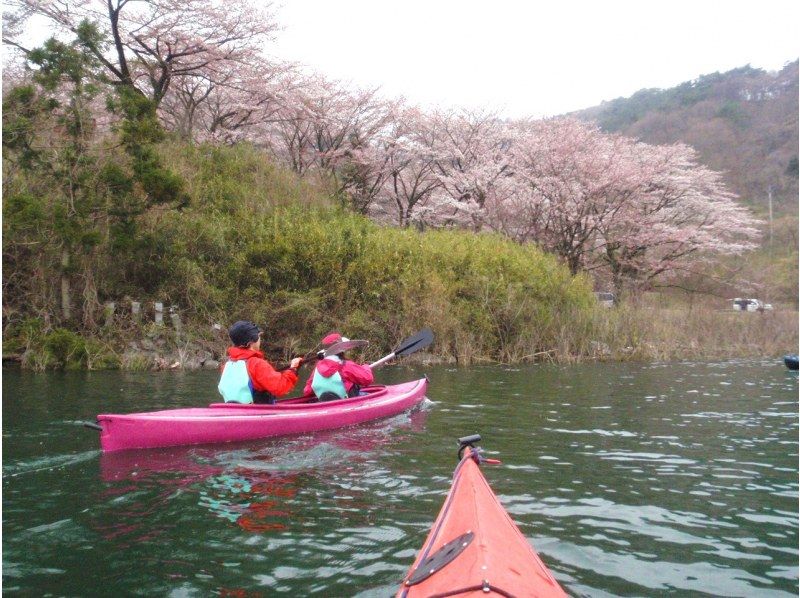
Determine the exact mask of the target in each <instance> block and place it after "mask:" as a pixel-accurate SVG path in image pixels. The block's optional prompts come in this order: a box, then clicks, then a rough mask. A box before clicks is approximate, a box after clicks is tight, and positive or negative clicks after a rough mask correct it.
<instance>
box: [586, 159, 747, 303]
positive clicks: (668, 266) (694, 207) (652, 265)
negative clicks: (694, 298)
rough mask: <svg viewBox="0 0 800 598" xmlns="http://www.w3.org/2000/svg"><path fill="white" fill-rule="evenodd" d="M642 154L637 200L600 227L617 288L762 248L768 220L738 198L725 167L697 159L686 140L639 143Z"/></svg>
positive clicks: (605, 256) (642, 283)
mask: <svg viewBox="0 0 800 598" xmlns="http://www.w3.org/2000/svg"><path fill="white" fill-rule="evenodd" d="M636 149H637V155H636V156H635V158H636V159H637V160H638V164H639V166H640V168H641V174H642V175H643V184H642V185H641V189H640V191H639V192H638V193H637V194H636V196H635V201H630V202H626V204H625V205H624V206H622V207H621V209H620V210H619V211H618V212H617V213H616V214H615V217H614V218H612V219H608V220H606V221H604V222H602V223H601V225H600V226H599V233H600V238H601V239H602V240H603V243H602V248H603V251H602V252H601V253H600V256H601V258H602V260H603V262H604V263H605V264H606V265H607V266H608V268H609V270H610V272H611V275H612V280H613V282H614V286H615V288H616V289H617V291H618V292H619V291H621V290H622V287H623V284H624V283H625V282H626V281H627V282H634V283H636V284H638V285H648V284H652V281H653V280H654V279H656V278H657V277H664V276H670V275H676V274H679V273H681V272H683V271H685V270H686V269H687V268H689V267H691V266H692V265H693V264H695V263H696V262H698V261H703V260H708V259H709V258H711V257H713V256H714V255H720V254H728V255H730V254H739V253H742V252H743V251H747V250H750V249H754V248H755V247H756V241H757V240H758V239H759V237H760V236H761V234H760V231H759V228H758V226H759V225H760V224H761V222H760V221H758V220H757V219H755V218H754V217H753V216H751V215H750V213H749V212H748V210H747V209H746V208H744V207H743V206H741V205H739V204H737V203H736V202H735V201H734V199H735V196H734V195H733V194H732V193H730V192H729V191H728V190H727V189H726V188H725V185H724V184H723V182H722V179H721V175H720V173H717V172H714V171H712V170H710V169H708V168H706V167H705V166H702V165H700V164H699V163H698V161H697V154H696V152H695V151H694V150H693V149H691V148H690V147H688V146H686V145H683V144H675V145H669V146H649V145H645V144H637V146H636Z"/></svg>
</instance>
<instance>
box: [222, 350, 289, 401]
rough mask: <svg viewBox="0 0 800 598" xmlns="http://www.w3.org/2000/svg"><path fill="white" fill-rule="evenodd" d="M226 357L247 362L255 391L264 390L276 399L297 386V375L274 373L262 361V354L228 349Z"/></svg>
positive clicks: (272, 369) (282, 372)
mask: <svg viewBox="0 0 800 598" xmlns="http://www.w3.org/2000/svg"><path fill="white" fill-rule="evenodd" d="M228 357H229V358H230V359H235V360H239V359H246V360H247V373H248V374H249V375H250V381H251V382H252V383H253V388H255V389H256V390H261V391H264V390H266V391H267V392H270V393H272V394H273V395H275V396H276V397H282V396H283V395H285V394H286V393H287V392H289V391H290V390H292V388H294V385H295V384H297V374H296V373H295V372H294V371H293V370H283V371H281V372H278V371H276V370H275V368H274V367H272V365H270V363H269V362H268V361H267V360H266V359H264V354H263V353H262V352H261V351H253V350H252V349H243V348H241V347H228Z"/></svg>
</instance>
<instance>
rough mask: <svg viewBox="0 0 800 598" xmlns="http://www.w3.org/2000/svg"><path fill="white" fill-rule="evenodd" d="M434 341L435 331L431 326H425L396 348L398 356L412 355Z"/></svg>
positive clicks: (395, 352)
mask: <svg viewBox="0 0 800 598" xmlns="http://www.w3.org/2000/svg"><path fill="white" fill-rule="evenodd" d="M432 342H433V331H432V330H431V329H430V328H423V329H422V330H420V331H419V332H417V333H416V334H415V335H414V336H412V337H409V338H407V339H406V340H404V341H403V342H402V343H401V344H400V346H399V347H397V349H395V350H394V354H395V355H396V356H400V355H410V354H411V353H415V352H416V351H419V350H420V349H424V348H425V347H427V346H428V345H430V344H431V343H432Z"/></svg>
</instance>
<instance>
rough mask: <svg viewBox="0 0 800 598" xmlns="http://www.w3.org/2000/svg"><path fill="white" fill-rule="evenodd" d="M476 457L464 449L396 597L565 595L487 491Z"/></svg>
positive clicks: (470, 449) (493, 495) (473, 451)
mask: <svg viewBox="0 0 800 598" xmlns="http://www.w3.org/2000/svg"><path fill="white" fill-rule="evenodd" d="M480 459H481V457H480V454H479V453H478V452H476V449H473V448H471V447H468V448H467V449H466V454H465V456H464V458H463V459H462V460H461V461H460V462H459V464H458V466H457V467H456V470H455V473H454V475H453V484H452V487H451V489H450V492H449V494H448V495H447V498H446V499H445V502H444V505H443V506H442V509H441V511H440V512H439V515H438V517H437V519H436V522H435V523H434V524H433V527H432V528H431V531H430V533H429V534H428V538H427V539H426V540H425V544H424V545H423V547H422V550H420V552H419V554H418V555H417V558H416V560H415V562H414V564H413V566H412V567H411V570H410V571H409V573H408V575H407V576H406V578H405V580H404V582H403V586H402V587H401V589H400V590H399V591H398V593H397V596H398V597H400V598H411V597H414V596H432V595H448V596H450V595H453V596H486V595H502V596H537V597H561V596H566V594H565V593H564V590H563V589H562V588H561V586H560V585H559V584H558V582H557V581H556V580H555V578H554V577H553V575H552V574H551V573H550V571H549V570H548V569H547V567H546V566H545V564H544V563H543V562H542V560H541V559H540V558H539V555H538V554H537V553H536V551H535V550H534V549H533V548H532V547H531V545H530V543H529V542H528V540H527V539H526V538H525V536H523V535H522V532H521V531H520V530H519V528H518V527H517V526H516V525H515V524H514V522H513V521H512V520H511V518H510V517H509V515H508V513H507V512H506V511H505V509H504V508H503V507H502V505H501V504H500V501H499V500H498V499H497V497H496V496H495V494H494V492H492V489H491V487H490V486H489V484H488V482H487V481H486V478H485V477H484V476H483V473H482V472H481V470H480V467H479V465H478V460H480Z"/></svg>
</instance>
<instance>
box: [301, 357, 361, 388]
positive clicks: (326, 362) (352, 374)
mask: <svg viewBox="0 0 800 598" xmlns="http://www.w3.org/2000/svg"><path fill="white" fill-rule="evenodd" d="M314 369H315V370H318V371H319V373H320V374H322V375H323V376H325V377H326V378H330V377H331V376H332V375H333V374H335V373H336V372H339V375H340V376H341V377H342V382H344V389H345V390H346V391H347V392H348V393H349V392H350V389H351V388H353V385H354V384H358V385H359V386H369V385H370V384H372V382H373V380H375V377H374V376H373V374H372V370H371V369H370V368H368V367H367V366H365V365H359V364H357V363H356V362H355V361H342V362H339V361H336V360H334V359H323V360H321V361H318V362H317V366H316V367H315V368H314ZM313 381H314V372H311V375H310V376H309V377H308V380H307V381H306V386H305V388H304V389H303V395H304V396H311V395H313V394H314V391H313V390H312V389H311V382H313Z"/></svg>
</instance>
